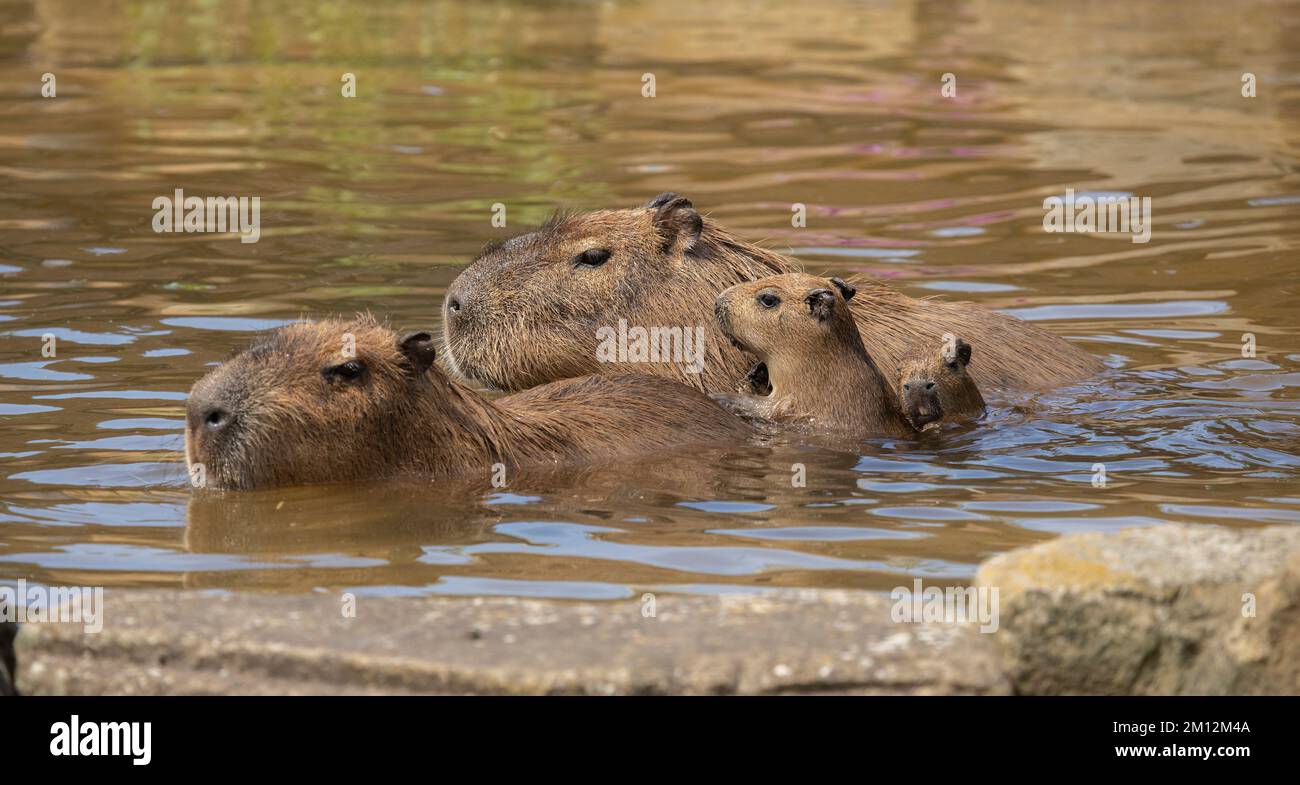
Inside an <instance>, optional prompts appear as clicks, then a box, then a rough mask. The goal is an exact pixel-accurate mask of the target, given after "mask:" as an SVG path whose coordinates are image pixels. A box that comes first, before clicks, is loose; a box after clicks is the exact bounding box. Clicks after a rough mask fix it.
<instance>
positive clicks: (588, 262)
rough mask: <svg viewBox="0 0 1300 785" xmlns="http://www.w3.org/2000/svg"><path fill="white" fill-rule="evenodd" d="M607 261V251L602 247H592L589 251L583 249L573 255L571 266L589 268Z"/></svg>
mask: <svg viewBox="0 0 1300 785" xmlns="http://www.w3.org/2000/svg"><path fill="white" fill-rule="evenodd" d="M608 261H609V251H606V250H604V249H602V248H593V249H591V250H590V251H583V252H582V253H580V254H578V255H577V256H575V257H573V266H574V267H582V268H585V269H588V270H590V269H591V268H593V267H599V266H601V265H602V264H604V263H605V262H608Z"/></svg>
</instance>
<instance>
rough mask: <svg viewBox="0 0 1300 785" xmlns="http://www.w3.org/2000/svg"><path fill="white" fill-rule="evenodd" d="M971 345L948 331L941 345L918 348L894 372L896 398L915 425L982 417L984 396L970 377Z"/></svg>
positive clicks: (922, 425) (921, 425)
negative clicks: (895, 375) (924, 348)
mask: <svg viewBox="0 0 1300 785" xmlns="http://www.w3.org/2000/svg"><path fill="white" fill-rule="evenodd" d="M970 361H971V345H970V344H968V343H966V342H965V341H964V340H962V339H961V338H958V337H957V336H955V335H953V334H952V333H949V334H947V335H945V336H944V337H943V344H942V345H941V346H939V347H936V348H934V349H932V350H930V351H924V350H923V351H919V352H917V353H916V355H915V356H914V357H913V358H912V359H910V360H908V361H906V362H904V363H903V367H902V368H901V369H899V372H898V401H899V404H900V405H901V406H902V408H903V414H904V415H905V416H906V417H907V419H908V421H909V422H911V423H912V426H913V427H915V428H924V427H926V426H927V425H930V424H932V423H939V422H963V421H967V420H973V419H976V418H978V417H981V416H983V414H984V411H985V406H984V396H982V395H980V390H979V386H978V385H976V384H975V380H974V379H972V378H971V375H970V372H969V367H970Z"/></svg>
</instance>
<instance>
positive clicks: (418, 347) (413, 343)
mask: <svg viewBox="0 0 1300 785" xmlns="http://www.w3.org/2000/svg"><path fill="white" fill-rule="evenodd" d="M397 349H398V351H400V352H401V353H402V354H404V355H406V360H407V362H409V363H410V364H411V370H412V371H413V372H414V374H415V375H416V376H423V375H424V372H425V371H427V370H429V366H431V365H433V361H434V360H435V359H437V357H438V351H437V349H436V348H435V345H434V340H433V336H432V335H430V334H428V333H426V332H413V333H407V334H406V335H403V336H402V337H401V338H398V339H397Z"/></svg>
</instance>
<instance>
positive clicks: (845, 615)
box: [17, 590, 1010, 695]
mask: <svg viewBox="0 0 1300 785" xmlns="http://www.w3.org/2000/svg"><path fill="white" fill-rule="evenodd" d="M892 604H893V603H892V601H890V600H889V599H888V598H885V597H881V596H879V595H873V594H867V593H862V592H839V591H789V592H776V593H771V594H759V595H752V594H749V595H724V596H721V597H678V596H668V595H661V596H660V597H659V598H658V601H657V611H658V612H657V616H656V617H655V618H644V617H642V615H641V606H640V604H638V603H629V602H619V603H601V604H592V603H570V602H554V601H539V600H524V599H513V598H492V599H445V598H418V599H415V598H366V597H361V598H358V600H357V616H356V618H351V619H348V618H343V616H342V614H341V613H340V603H339V600H338V599H337V598H336V597H333V596H329V597H326V596H282V595H255V594H239V595H232V594H205V593H198V592H162V591H147V590H117V591H109V592H106V594H105V611H104V614H105V615H104V619H105V621H104V629H103V631H102V632H101V633H98V634H94V635H87V634H85V633H84V632H83V630H82V628H81V627H80V626H79V625H75V624H64V623H60V624H32V625H25V626H24V627H23V629H22V632H21V634H20V635H19V636H18V641H17V650H18V656H19V659H20V662H21V663H22V665H21V667H20V668H19V678H18V686H19V689H20V690H21V691H22V692H23V693H24V694H55V693H73V694H193V693H202V694H212V693H216V694H229V693H238V694H320V693H327V694H357V693H360V694H377V693H441V694H446V693H458V694H555V693H559V694H601V695H605V694H734V693H742V694H777V693H853V694H990V693H993V694H996V693H1007V692H1009V689H1010V688H1009V685H1008V684H1007V682H1006V681H1005V679H1003V678H1002V676H1001V675H1000V673H999V670H998V665H997V656H996V650H995V648H994V647H993V644H992V641H990V640H988V636H987V635H981V634H980V633H979V632H978V631H977V630H976V629H974V628H972V627H969V626H966V625H956V624H901V623H895V622H893V621H891V619H890V608H891V607H892Z"/></svg>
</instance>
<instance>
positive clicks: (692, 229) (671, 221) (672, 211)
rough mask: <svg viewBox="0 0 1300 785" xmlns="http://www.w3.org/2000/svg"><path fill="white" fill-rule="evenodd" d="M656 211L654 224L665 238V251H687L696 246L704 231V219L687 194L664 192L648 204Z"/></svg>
mask: <svg viewBox="0 0 1300 785" xmlns="http://www.w3.org/2000/svg"><path fill="white" fill-rule="evenodd" d="M646 206H647V207H650V208H652V209H653V210H654V211H655V217H654V226H655V229H656V230H657V231H658V232H659V236H660V237H661V238H662V239H663V249H664V253H685V252H687V251H689V250H691V249H692V248H694V247H695V243H696V242H697V241H698V240H699V239H700V232H703V231H704V219H703V218H701V217H700V214H699V213H697V212H695V205H693V204H691V200H690V199H687V198H686V197H685V196H682V195H680V194H674V193H663V194H659V195H658V196H656V197H655V198H654V199H652V200H650V204H648V205H646Z"/></svg>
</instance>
